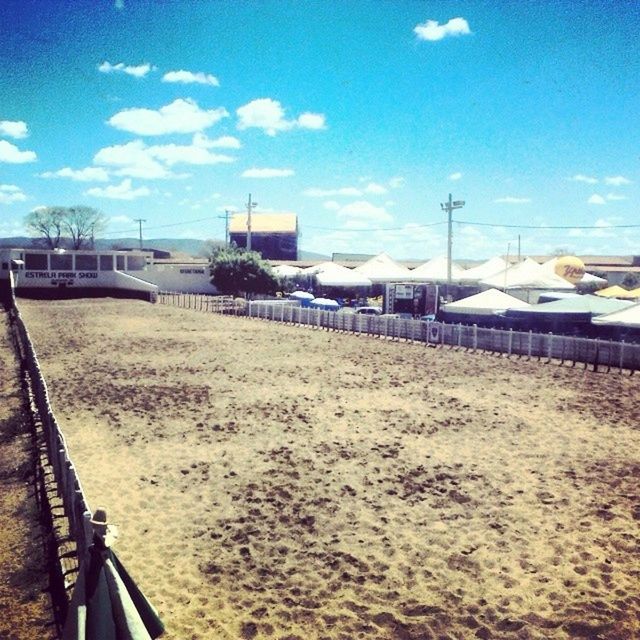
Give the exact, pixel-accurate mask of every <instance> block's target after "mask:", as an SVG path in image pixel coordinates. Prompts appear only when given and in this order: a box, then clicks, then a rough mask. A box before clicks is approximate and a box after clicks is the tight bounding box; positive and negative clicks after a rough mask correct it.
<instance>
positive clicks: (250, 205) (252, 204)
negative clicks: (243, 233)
mask: <svg viewBox="0 0 640 640" xmlns="http://www.w3.org/2000/svg"><path fill="white" fill-rule="evenodd" d="M257 205H258V203H257V202H251V194H249V202H247V251H251V212H252V211H253V209H255V208H256V206H257Z"/></svg>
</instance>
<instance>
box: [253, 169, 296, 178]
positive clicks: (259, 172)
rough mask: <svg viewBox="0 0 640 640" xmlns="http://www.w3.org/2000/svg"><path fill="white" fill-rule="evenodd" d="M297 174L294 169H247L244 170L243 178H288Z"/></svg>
mask: <svg viewBox="0 0 640 640" xmlns="http://www.w3.org/2000/svg"><path fill="white" fill-rule="evenodd" d="M294 174H295V171H294V170H293V169H256V168H253V169H247V170H246V171H243V172H242V177H243V178H288V177H289V176H292V175H294Z"/></svg>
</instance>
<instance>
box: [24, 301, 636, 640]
mask: <svg viewBox="0 0 640 640" xmlns="http://www.w3.org/2000/svg"><path fill="white" fill-rule="evenodd" d="M20 306H21V309H22V312H23V315H24V317H25V320H26V321H27V324H28V326H29V328H30V331H31V333H32V337H33V339H34V342H35V344H36V349H37V351H38V353H39V355H40V358H41V361H42V364H43V368H44V372H45V375H46V378H47V379H48V381H49V386H50V393H51V396H52V398H53V403H54V409H55V412H56V414H57V416H58V418H59V420H60V422H61V424H62V425H64V429H65V432H66V434H67V438H68V441H69V443H70V447H71V452H72V456H73V458H74V460H75V463H76V465H77V468H78V469H79V473H80V476H81V478H82V482H83V485H84V488H85V490H86V492H87V494H88V498H89V501H90V503H91V505H92V506H94V507H96V506H101V505H102V506H105V507H107V508H108V509H109V511H110V513H111V515H112V517H113V519H114V520H115V521H116V522H117V523H118V524H119V525H120V529H121V536H120V539H119V541H118V543H117V545H116V551H117V553H118V555H119V556H120V558H121V560H122V561H123V563H124V564H125V566H127V568H128V569H129V570H130V572H131V573H132V575H133V576H134V577H135V578H136V580H137V581H138V582H139V584H140V585H141V586H142V588H143V590H144V591H145V592H146V594H147V595H148V596H149V598H150V599H151V601H152V602H153V603H154V604H155V606H156V607H157V608H158V610H159V612H160V614H161V616H162V618H163V619H164V621H165V623H166V625H167V627H168V632H167V636H166V637H168V638H176V639H177V638H180V639H183V638H193V639H196V638H197V639H205V640H206V639H218V638H221V639H226V638H233V639H238V638H243V639H246V638H249V639H250V638H274V639H278V640H285V639H286V640H295V639H297V640H315V639H318V640H319V639H327V640H329V639H331V640H334V639H340V640H352V639H356V638H362V639H369V638H380V639H387V638H388V639H391V638H394V639H400V640H405V639H413V640H419V639H420V640H427V639H436V638H437V639H445V638H449V639H451V638H460V639H467V638H505V639H508V638H518V639H526V638H545V639H560V638H592V639H596V638H600V639H609V640H613V639H615V640H620V639H624V638H637V637H640V563H638V557H640V556H639V555H638V552H639V551H640V548H639V544H638V542H639V539H640V532H639V527H638V525H639V522H640V499H639V496H638V481H639V479H640V460H639V457H640V456H639V453H640V430H639V425H640V393H639V392H640V375H635V376H632V377H628V376H621V375H619V374H615V373H610V374H604V373H593V372H588V371H584V370H583V369H582V368H578V367H576V368H574V369H572V368H569V367H560V366H558V365H554V364H551V365H550V364H546V365H545V364H540V363H537V362H528V361H526V360H509V359H506V358H501V357H496V356H492V355H487V354H480V353H477V354H472V353H466V352H457V351H454V350H448V349H432V348H427V347H425V346H424V345H414V344H406V343H397V342H389V341H385V340H380V339H372V338H368V337H364V336H363V337H358V336H354V335H346V334H338V333H329V332H325V331H319V330H312V329H306V328H299V327H294V326H282V325H277V324H275V323H268V322H265V321H260V320H250V319H245V318H233V317H221V316H212V315H205V314H202V313H197V312H193V311H186V310H180V309H174V308H168V307H162V306H159V305H150V304H147V303H143V302H139V301H115V300H108V299H107V300H92V301H80V302H77V301H60V302H33V301H21V302H20Z"/></svg>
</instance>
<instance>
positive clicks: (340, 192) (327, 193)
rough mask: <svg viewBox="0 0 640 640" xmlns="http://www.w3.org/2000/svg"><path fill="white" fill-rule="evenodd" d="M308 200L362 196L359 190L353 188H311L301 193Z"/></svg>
mask: <svg viewBox="0 0 640 640" xmlns="http://www.w3.org/2000/svg"><path fill="white" fill-rule="evenodd" d="M302 193H303V194H304V195H305V196H309V197H310V198H335V197H336V196H346V197H355V198H358V197H360V196H362V195H363V193H362V191H360V189H356V188H355V187H341V188H340V189H317V188H315V187H312V188H310V189H305V190H304V191H303V192H302Z"/></svg>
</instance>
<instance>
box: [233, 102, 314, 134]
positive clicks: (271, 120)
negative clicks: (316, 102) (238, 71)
mask: <svg viewBox="0 0 640 640" xmlns="http://www.w3.org/2000/svg"><path fill="white" fill-rule="evenodd" d="M236 114H237V116H238V129H240V130H242V129H249V128H252V127H253V128H257V129H262V130H263V131H264V132H265V133H266V134H267V135H269V136H275V135H276V134H277V133H278V132H279V131H290V130H291V129H295V128H300V129H324V128H325V117H324V115H322V114H320V113H303V114H302V115H301V116H300V117H299V118H298V119H297V120H287V119H286V117H285V112H284V109H283V108H282V105H281V104H280V103H279V102H278V101H277V100H272V99H271V98H258V99H257V100H252V101H251V102H249V103H247V104H245V105H243V106H242V107H239V108H238V109H237V110H236Z"/></svg>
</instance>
